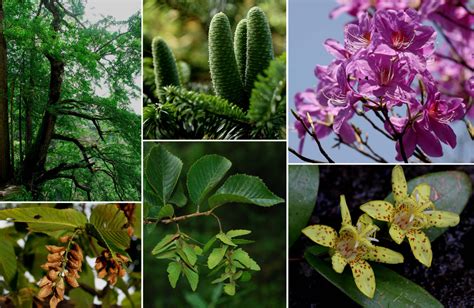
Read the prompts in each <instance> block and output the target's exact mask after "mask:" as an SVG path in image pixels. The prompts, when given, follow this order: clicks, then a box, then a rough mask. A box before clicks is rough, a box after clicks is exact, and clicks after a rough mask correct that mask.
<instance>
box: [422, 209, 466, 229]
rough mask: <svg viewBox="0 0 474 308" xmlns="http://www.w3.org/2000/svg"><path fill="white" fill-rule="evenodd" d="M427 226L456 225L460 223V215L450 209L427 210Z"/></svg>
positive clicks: (442, 226)
mask: <svg viewBox="0 0 474 308" xmlns="http://www.w3.org/2000/svg"><path fill="white" fill-rule="evenodd" d="M424 214H425V215H426V218H427V227H438V228H446V227H454V226H455V225H457V224H458V223H459V215H458V214H456V213H452V212H448V211H426V212H425V213H424Z"/></svg>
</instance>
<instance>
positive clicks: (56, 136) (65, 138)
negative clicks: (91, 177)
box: [53, 134, 93, 172]
mask: <svg viewBox="0 0 474 308" xmlns="http://www.w3.org/2000/svg"><path fill="white" fill-rule="evenodd" d="M53 139H57V140H62V141H67V142H72V143H74V144H75V145H76V146H77V147H78V148H79V150H80V151H81V153H82V157H83V158H84V161H86V162H87V163H89V164H90V163H91V162H90V157H89V156H88V155H87V148H86V147H85V146H84V145H83V144H82V143H81V142H80V141H79V140H78V139H76V138H73V137H69V136H64V135H60V134H53ZM89 170H90V171H91V172H92V171H93V170H92V165H91V166H90V167H89Z"/></svg>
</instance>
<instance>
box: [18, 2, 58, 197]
mask: <svg viewBox="0 0 474 308" xmlns="http://www.w3.org/2000/svg"><path fill="white" fill-rule="evenodd" d="M43 4H44V6H45V8H47V9H48V10H49V11H50V12H51V14H53V20H52V22H51V26H52V28H53V31H54V32H55V33H58V32H59V31H60V27H61V20H62V14H61V12H60V11H59V9H58V7H57V6H56V3H55V1H54V0H50V1H47V0H44V1H43ZM45 56H46V58H47V59H48V60H49V64H50V71H51V75H50V80H49V94H48V103H47V106H46V111H45V113H44V115H43V119H42V121H41V125H40V128H39V130H38V133H37V134H36V138H35V142H34V144H33V145H32V146H31V148H30V149H29V150H28V152H27V154H26V157H25V160H24V162H23V168H22V182H23V184H24V185H26V186H27V187H28V189H29V190H31V191H33V193H34V192H35V190H36V187H35V186H36V183H35V182H36V178H37V177H39V176H40V175H41V174H42V173H43V172H44V171H45V163H46V157H47V155H48V149H49V146H50V144H51V140H52V137H53V133H54V127H55V125H56V119H57V116H56V115H55V114H53V113H51V112H49V110H50V107H53V106H55V105H57V104H58V103H59V100H60V98H61V87H62V84H63V75H64V62H63V60H62V59H59V58H57V56H55V55H51V54H45Z"/></svg>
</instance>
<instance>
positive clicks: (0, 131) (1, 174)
mask: <svg viewBox="0 0 474 308" xmlns="http://www.w3.org/2000/svg"><path fill="white" fill-rule="evenodd" d="M3 21H4V14H3V0H0V184H4V183H5V182H7V181H8V180H9V179H10V176H11V162H10V137H9V131H8V93H7V88H8V86H7V84H8V80H7V72H8V67H7V42H6V40H5V35H4V26H3Z"/></svg>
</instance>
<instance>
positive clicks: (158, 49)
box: [151, 37, 181, 102]
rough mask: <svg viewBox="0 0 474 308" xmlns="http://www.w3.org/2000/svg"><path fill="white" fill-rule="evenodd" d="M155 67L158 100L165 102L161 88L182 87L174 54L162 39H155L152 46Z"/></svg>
mask: <svg viewBox="0 0 474 308" xmlns="http://www.w3.org/2000/svg"><path fill="white" fill-rule="evenodd" d="M151 48H152V54H153V67H154V70H155V83H156V89H157V91H158V98H159V99H160V101H162V102H163V101H164V99H165V97H164V94H162V93H160V92H161V91H160V90H161V88H163V87H166V86H178V87H179V86H180V85H181V83H180V81H179V73H178V67H177V65H176V59H175V57H174V55H173V52H172V51H171V49H170V48H169V47H168V45H167V44H166V42H165V41H164V40H163V39H162V38H161V37H155V38H154V39H153V42H152V45H151Z"/></svg>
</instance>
